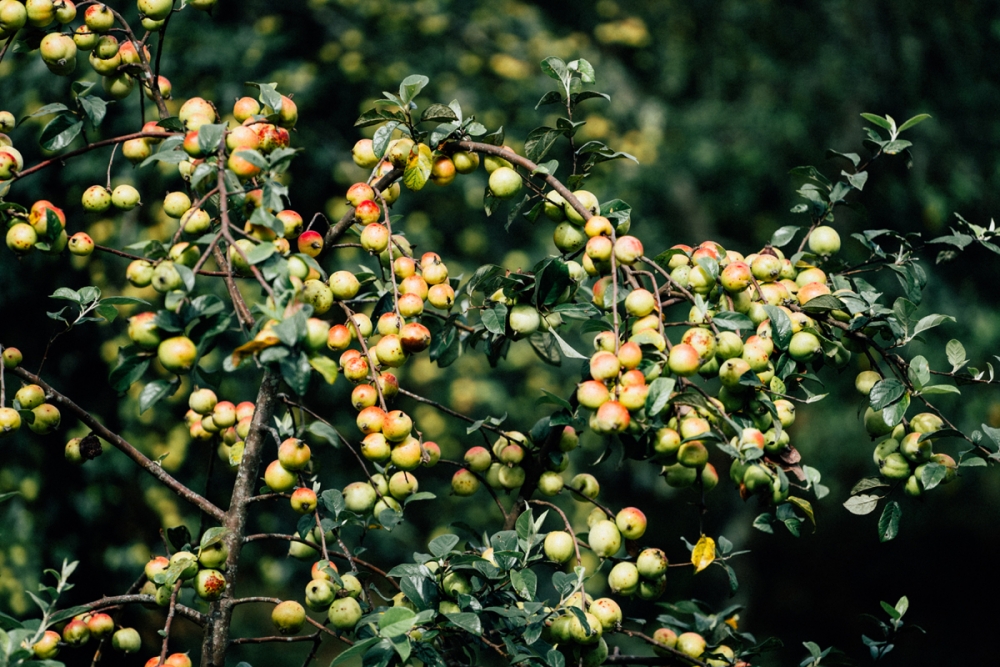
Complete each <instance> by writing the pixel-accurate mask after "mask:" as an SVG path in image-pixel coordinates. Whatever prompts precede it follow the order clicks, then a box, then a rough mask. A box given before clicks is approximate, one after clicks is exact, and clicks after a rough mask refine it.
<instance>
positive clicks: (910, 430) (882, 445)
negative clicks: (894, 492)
mask: <svg viewBox="0 0 1000 667" xmlns="http://www.w3.org/2000/svg"><path fill="white" fill-rule="evenodd" d="M881 379H882V376H881V375H879V374H878V373H876V372H875V371H862V372H861V373H859V374H858V376H857V378H856V379H855V383H854V384H855V387H856V388H857V390H858V391H859V392H860V393H861V394H862V395H864V396H867V395H868V394H869V393H870V392H871V390H872V387H873V386H874V385H875V383H876V382H878V381H879V380H881ZM864 422H865V430H867V431H868V434H869V435H870V436H871V437H872V438H877V439H878V440H877V441H876V444H875V451H874V452H873V454H872V458H873V459H874V461H875V465H877V466H878V471H879V474H880V475H882V476H883V477H885V478H886V479H889V480H906V482H905V483H904V486H903V490H904V491H905V492H906V494H907V495H910V496H919V495H921V494H923V493H924V491H926V490H928V489H925V488H924V471H925V470H926V466H927V464H929V463H935V464H938V465H941V466H944V476H943V477H941V478H940V479H939V480H938V482H937V484H948V483H949V482H951V481H953V480H954V479H955V477H956V476H957V474H958V464H957V463H956V462H955V459H954V458H952V457H951V456H949V455H948V454H945V453H943V452H937V453H935V452H934V439H933V438H931V437H929V436H930V435H932V434H934V433H937V432H938V431H940V430H941V429H942V428H943V427H944V421H943V420H942V419H941V417H939V416H938V415H936V414H934V413H933V412H921V413H919V414H916V415H914V416H913V417H911V418H910V420H909V422H908V424H904V423H899V424H896V425H895V426H890V425H889V424H887V423H886V422H885V419H884V417H883V416H882V412H881V411H875V410H872V409H871V407H868V408H867V409H866V410H865V417H864Z"/></svg>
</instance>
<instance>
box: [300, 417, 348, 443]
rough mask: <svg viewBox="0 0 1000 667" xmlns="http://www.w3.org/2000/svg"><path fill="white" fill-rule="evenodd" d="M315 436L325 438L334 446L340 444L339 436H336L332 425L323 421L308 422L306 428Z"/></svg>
mask: <svg viewBox="0 0 1000 667" xmlns="http://www.w3.org/2000/svg"><path fill="white" fill-rule="evenodd" d="M306 430H307V431H309V432H310V433H312V434H313V435H315V436H316V437H317V438H321V439H323V440H326V441H327V442H328V443H329V444H331V445H333V446H334V447H339V446H340V438H339V437H338V436H337V431H335V430H334V428H333V427H332V426H330V425H329V424H327V423H325V422H321V421H314V422H312V423H311V424H309V428H307V429H306Z"/></svg>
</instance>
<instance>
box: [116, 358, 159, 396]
mask: <svg viewBox="0 0 1000 667" xmlns="http://www.w3.org/2000/svg"><path fill="white" fill-rule="evenodd" d="M125 349H127V348H119V350H118V361H117V365H116V366H115V367H114V368H113V369H112V370H111V373H109V374H108V382H109V383H110V384H111V387H112V388H113V389H114V390H115V391H117V392H123V391H125V390H127V389H128V388H129V387H131V386H132V384H133V383H134V382H135V381H136V380H138V379H139V378H141V377H142V375H143V373H145V372H146V369H147V368H149V364H150V362H151V360H152V359H151V357H148V356H140V355H138V354H135V353H134V351H133V352H130V353H129V354H125V353H124V352H123V350H125Z"/></svg>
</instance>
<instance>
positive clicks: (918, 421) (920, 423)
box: [910, 412, 944, 433]
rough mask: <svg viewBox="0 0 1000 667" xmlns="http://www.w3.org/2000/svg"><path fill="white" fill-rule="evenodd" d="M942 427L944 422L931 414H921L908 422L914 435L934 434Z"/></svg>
mask: <svg viewBox="0 0 1000 667" xmlns="http://www.w3.org/2000/svg"><path fill="white" fill-rule="evenodd" d="M943 426H944V421H943V420H942V419H941V418H940V417H938V416H937V415H936V414H934V413H932V412H921V413H920V414H918V415H914V416H913V419H911V420H910V428H911V429H913V431H914V432H916V433H936V432H938V431H940V430H941V428H942V427H943Z"/></svg>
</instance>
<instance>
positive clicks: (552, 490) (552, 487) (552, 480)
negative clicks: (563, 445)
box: [538, 470, 565, 496]
mask: <svg viewBox="0 0 1000 667" xmlns="http://www.w3.org/2000/svg"><path fill="white" fill-rule="evenodd" d="M564 484H565V482H564V481H563V477H562V475H560V474H559V473H558V472H554V471H552V470H546V471H545V472H543V473H542V474H541V476H540V477H539V478H538V490H539V491H541V492H542V494H543V495H546V496H554V495H557V494H558V493H559V492H560V491H562V490H563V486H564Z"/></svg>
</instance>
